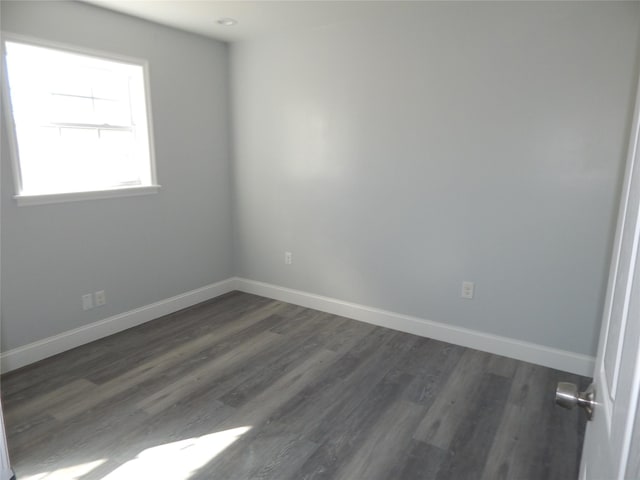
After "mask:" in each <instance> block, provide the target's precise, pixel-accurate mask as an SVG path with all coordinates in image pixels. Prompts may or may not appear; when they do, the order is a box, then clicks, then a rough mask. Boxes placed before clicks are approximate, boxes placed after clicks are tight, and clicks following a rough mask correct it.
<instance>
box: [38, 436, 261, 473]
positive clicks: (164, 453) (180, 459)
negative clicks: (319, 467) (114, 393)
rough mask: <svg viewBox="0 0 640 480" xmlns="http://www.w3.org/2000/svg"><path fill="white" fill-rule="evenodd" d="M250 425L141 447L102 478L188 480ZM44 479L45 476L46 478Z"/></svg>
mask: <svg viewBox="0 0 640 480" xmlns="http://www.w3.org/2000/svg"><path fill="white" fill-rule="evenodd" d="M249 430H251V427H238V428H232V429H230V430H224V431H222V432H215V433H210V434H208V435H203V436H201V437H194V438H189V439H186V440H180V441H177V442H172V443H166V444H164V445H159V446H157V447H151V448H148V449H146V450H143V451H142V452H140V453H139V454H138V456H137V457H136V458H134V459H133V460H130V461H128V462H127V463H125V464H123V465H121V466H120V467H118V468H117V469H116V470H114V471H113V472H111V473H110V474H109V475H107V476H106V477H104V478H103V480H131V479H133V478H153V479H155V480H163V479H171V480H188V479H189V478H191V476H192V475H193V474H194V473H195V472H196V471H197V470H198V469H199V468H201V467H203V466H204V465H206V464H207V463H208V462H209V461H211V460H212V459H213V458H215V457H216V455H218V454H219V453H220V452H222V451H223V450H224V449H225V448H227V447H228V446H229V445H231V444H232V443H233V442H235V441H236V440H237V439H238V438H239V437H241V436H242V435H243V434H244V433H246V432H248V431H249ZM47 480H48V479H47Z"/></svg>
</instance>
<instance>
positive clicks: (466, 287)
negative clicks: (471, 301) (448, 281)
mask: <svg viewBox="0 0 640 480" xmlns="http://www.w3.org/2000/svg"><path fill="white" fill-rule="evenodd" d="M475 287H476V284H475V283H473V282H462V292H461V294H460V296H461V297H462V298H473V291H474V290H475Z"/></svg>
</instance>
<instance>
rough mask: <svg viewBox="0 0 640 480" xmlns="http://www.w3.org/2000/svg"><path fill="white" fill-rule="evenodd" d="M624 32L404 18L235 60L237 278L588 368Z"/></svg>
mask: <svg viewBox="0 0 640 480" xmlns="http://www.w3.org/2000/svg"><path fill="white" fill-rule="evenodd" d="M387 13H389V12H387ZM639 28H640V3H638V2H629V3H608V2H605V3H589V2H569V3H566V4H562V3H555V2H553V3H551V2H540V3H525V2H522V3H521V2H503V3H493V4H491V3H482V4H481V3H475V4H465V3H450V4H442V3H422V4H416V3H414V4H412V5H406V4H405V5H399V4H398V5H397V6H396V7H395V8H394V9H393V11H392V12H391V15H390V16H385V17H384V18H381V19H367V20H362V21H359V22H356V23H346V22H340V21H337V22H336V23H335V24H332V25H327V26H326V27H324V28H318V29H315V30H312V31H307V32H297V33H282V34H281V35H279V36H278V38H272V39H270V40H264V39H261V40H259V41H249V42H244V43H240V44H235V45H234V46H233V47H232V57H231V58H232V79H233V106H232V111H233V114H234V135H235V141H234V148H235V154H234V155H235V157H234V179H235V188H234V192H235V194H234V222H235V232H234V233H235V242H236V250H235V255H236V256H235V258H236V265H237V271H238V274H239V275H240V276H243V277H247V278H250V279H254V280H259V281H265V282H270V283H274V284H277V285H282V286H286V287H291V288H296V289H300V290H304V291H308V292H313V293H316V294H321V295H328V296H331V297H335V298H338V299H343V300H348V301H352V302H357V303H362V304H365V305H369V306H374V307H379V308H383V309H388V310H391V311H395V312H399V313H404V314H410V315H415V316H418V317H421V318H426V319H430V320H434V321H437V322H443V323H446V324H451V325H457V326H463V327H468V328H472V329H475V330H480V331H484V332H488V333H494V334H499V335H504V336H507V337H512V338H516V339H522V340H525V341H529V342H535V343H538V344H542V345H547V346H550V347H556V348H560V349H566V350H569V351H573V352H577V353H584V354H594V353H595V349H596V338H597V334H598V330H599V329H598V325H599V321H600V315H601V308H602V303H603V297H604V289H605V287H606V274H607V270H608V266H609V254H610V245H611V240H612V227H613V224H614V221H615V214H616V209H617V198H618V190H619V184H620V180H621V174H622V168H621V167H622V164H623V160H624V157H625V150H626V143H627V135H628V130H629V125H630V120H631V113H632V110H631V108H632V104H633V100H634V93H635V84H636V81H637V74H638V63H637V62H638V58H639V49H638V43H639V42H638V38H639ZM285 251H291V252H293V260H294V262H293V265H291V266H286V265H285V264H284V261H283V255H284V252H285ZM463 280H472V281H475V282H476V297H475V298H474V299H473V300H471V301H470V300H463V299H461V298H460V284H461V282H462V281H463Z"/></svg>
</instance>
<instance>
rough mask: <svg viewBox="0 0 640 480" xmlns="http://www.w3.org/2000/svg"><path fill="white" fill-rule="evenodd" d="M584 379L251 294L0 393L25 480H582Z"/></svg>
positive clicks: (94, 346) (130, 333)
mask: <svg viewBox="0 0 640 480" xmlns="http://www.w3.org/2000/svg"><path fill="white" fill-rule="evenodd" d="M560 380H564V381H573V382H578V383H580V384H581V385H582V386H583V387H584V386H585V384H586V379H584V378H582V377H577V376H575V375H571V374H567V373H563V372H559V371H556V370H551V369H548V368H543V367H539V366H535V365H531V364H528V363H523V362H519V361H515V360H511V359H507V358H504V357H498V356H495V355H490V354H487V353H482V352H479V351H476V350H471V349H467V348H462V347H458V346H454V345H450V344H447V343H443V342H439V341H435V340H431V339H427V338H421V337H417V336H414V335H409V334H406V333H400V332H397V331H394V330H389V329H385V328H380V327H375V326H372V325H369V324H366V323H360V322H357V321H354V320H349V319H345V318H342V317H337V316H334V315H330V314H326V313H322V312H318V311H315V310H310V309H306V308H302V307H297V306H294V305H289V304H286V303H283V302H278V301H273V300H270V299H267V298H262V297H257V296H253V295H248V294H244V293H239V292H232V293H230V294H227V295H224V296H222V297H219V298H217V299H215V300H212V301H209V302H205V303H203V304H199V305H196V306H194V307H191V308H189V309H186V310H184V311H181V312H177V313H174V314H172V315H168V316H166V317H162V318H160V319H158V320H155V321H153V322H149V323H146V324H144V325H140V326H138V327H135V328H132V329H130V330H127V331H125V332H121V333H119V334H116V335H113V336H111V337H108V338H104V339H102V340H99V341H96V342H93V343H91V344H88V345H84V346H82V347H79V348H76V349H74V350H71V351H68V352H65V353H62V354H60V355H57V356H55V357H52V358H49V359H47V360H44V361H42V362H39V363H37V364H34V365H32V366H29V367H26V368H23V369H21V370H18V371H15V372H12V373H9V374H7V375H4V376H3V377H2V383H1V387H2V400H3V406H4V412H5V421H6V427H7V435H8V443H9V449H10V455H11V460H12V463H13V466H14V468H15V470H16V473H17V477H18V480H25V479H29V478H33V479H34V480H35V479H37V480H53V479H66V480H71V479H77V480H89V479H103V478H105V479H109V480H115V479H127V480H129V479H145V480H146V479H150V480H151V479H153V480H162V479H171V480H179V479H184V480H186V479H223V480H231V479H262V480H266V479H277V480H287V479H295V480H301V479H349V480H375V479H384V480H387V479H451V480H464V479H473V480H496V479H508V480H520V479H521V480H529V479H531V480H538V479H540V480H552V479H562V480H567V479H575V478H576V477H577V468H578V463H579V457H580V451H581V444H582V437H583V432H584V426H585V420H584V415H583V414H582V412H578V411H566V410H562V409H560V408H559V407H556V406H554V404H553V395H554V390H555V385H556V383H557V382H558V381H560Z"/></svg>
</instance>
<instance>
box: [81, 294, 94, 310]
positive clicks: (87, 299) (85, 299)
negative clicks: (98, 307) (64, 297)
mask: <svg viewBox="0 0 640 480" xmlns="http://www.w3.org/2000/svg"><path fill="white" fill-rule="evenodd" d="M92 308H93V295H91V294H90V293H87V294H86V295H82V309H83V310H91V309H92Z"/></svg>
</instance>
